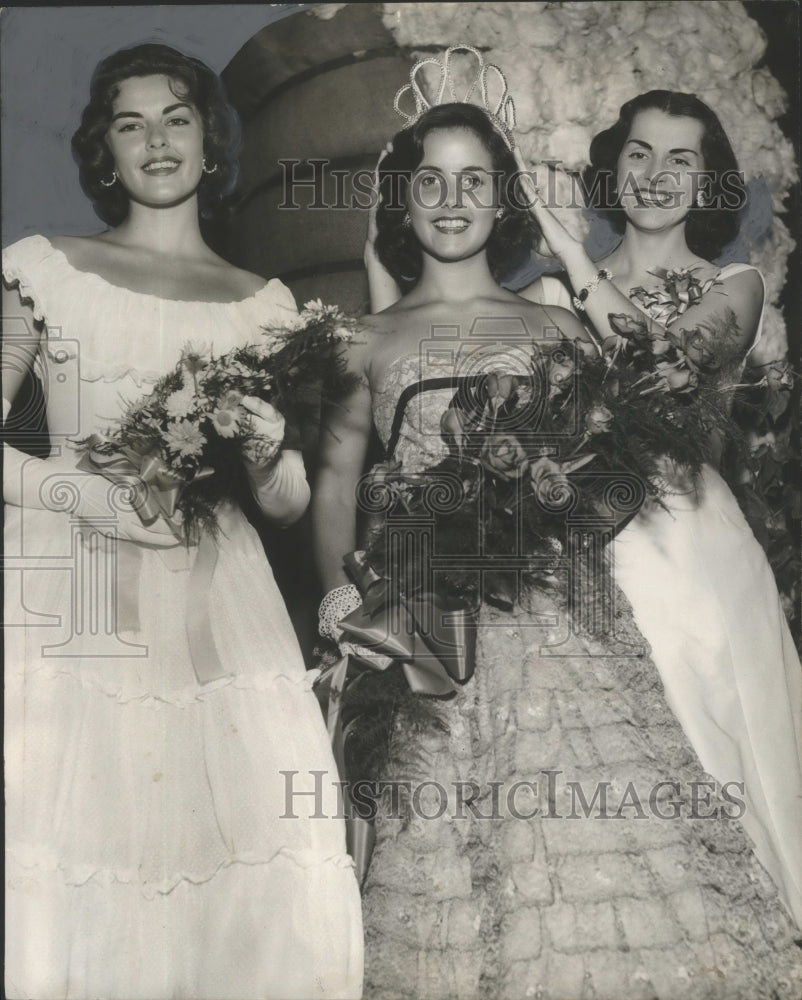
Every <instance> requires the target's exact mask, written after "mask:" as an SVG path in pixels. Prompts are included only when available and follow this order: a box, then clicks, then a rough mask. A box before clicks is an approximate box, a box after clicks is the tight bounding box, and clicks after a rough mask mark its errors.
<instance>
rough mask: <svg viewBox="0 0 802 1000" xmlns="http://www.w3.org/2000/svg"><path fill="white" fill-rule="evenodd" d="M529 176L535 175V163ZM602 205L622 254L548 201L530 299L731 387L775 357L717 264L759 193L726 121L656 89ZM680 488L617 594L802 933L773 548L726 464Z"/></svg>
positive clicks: (590, 175) (616, 151) (636, 543)
mask: <svg viewBox="0 0 802 1000" xmlns="http://www.w3.org/2000/svg"><path fill="white" fill-rule="evenodd" d="M520 165H521V166H522V167H523V164H520ZM583 176H584V182H585V187H586V190H587V191H588V194H589V200H590V203H591V204H592V205H593V206H594V207H596V208H597V209H599V210H601V211H602V212H603V213H604V214H605V215H607V216H608V217H609V218H610V219H611V221H612V222H613V224H614V227H615V228H616V229H617V231H618V232H619V233H621V241H620V242H619V244H618V245H617V246H616V247H615V249H614V250H613V251H612V252H611V253H610V254H609V255H608V256H607V257H605V258H604V259H603V260H597V261H593V260H591V258H590V257H589V256H588V254H587V252H586V250H585V248H584V247H583V245H582V243H581V242H579V241H578V240H576V239H575V238H574V237H573V236H571V235H570V234H569V233H568V232H567V231H566V230H565V228H564V227H563V226H562V225H561V224H560V222H559V221H558V220H557V219H556V217H555V216H554V215H553V214H552V213H551V211H550V210H549V208H548V206H546V205H545V204H544V203H543V202H542V200H541V199H540V198H538V197H535V204H534V207H533V210H532V211H533V216H534V218H535V219H536V220H537V222H538V224H539V225H540V226H541V228H542V230H543V234H544V237H545V239H546V241H547V243H548V248H549V249H550V251H551V253H552V254H553V255H554V256H555V257H557V258H558V259H559V261H560V262H561V264H562V265H563V267H564V269H565V273H564V275H563V276H562V279H561V278H560V277H555V276H546V277H543V278H540V279H539V280H538V281H536V282H535V283H534V284H533V285H531V286H530V287H529V288H527V289H524V290H523V291H522V292H521V294H522V295H523V296H525V297H526V298H529V299H531V300H532V301H535V302H541V303H551V304H559V305H563V306H565V307H566V308H569V309H571V308H576V309H577V312H578V313H581V315H582V316H583V317H584V319H585V320H586V321H587V322H588V325H589V327H590V328H591V329H592V330H593V331H595V335H596V337H597V338H599V339H600V340H604V339H606V338H609V337H613V336H614V333H615V331H614V329H613V327H612V326H611V316H618V317H619V319H618V320H617V322H618V323H619V325H620V324H621V322H622V321H623V322H624V323H625V324H626V322H627V318H629V320H631V321H634V322H637V321H639V320H642V319H644V318H648V320H649V323H650V324H651V327H652V331H653V335H654V336H658V337H660V336H662V335H663V334H664V333H665V332H670V333H671V334H674V335H677V336H679V337H681V338H683V343H689V344H692V343H693V338H696V339H697V340H698V342H699V343H702V344H705V345H706V346H705V350H708V351H711V352H712V353H713V354H715V353H716V352H718V354H719V357H720V360H725V359H726V360H725V363H724V364H723V365H722V368H721V381H722V384H723V385H726V384H727V383H729V384H735V383H737V382H738V381H739V377H740V373H741V371H742V369H743V366H744V364H745V361H746V358H747V356H748V355H749V354H750V352H753V351H754V352H755V353H757V352H759V341H760V335H761V329H762V325H763V311H764V305H765V293H764V283H763V277H762V275H761V274H760V272H759V271H758V270H757V269H756V268H754V267H751V266H750V265H749V264H745V263H730V264H726V265H724V266H722V267H719V266H717V265H716V264H714V263H712V261H713V260H714V259H715V258H717V257H719V255H720V254H721V253H722V251H723V250H724V248H725V246H726V245H727V244H728V243H730V242H731V241H732V240H733V239H734V238H735V236H736V235H737V233H738V225H739V222H738V210H739V209H740V208H741V207H742V206H743V204H744V199H745V191H744V187H743V180H742V178H741V175H740V174H739V172H738V169H737V162H736V159H735V155H734V153H733V151H732V147H731V145H730V142H729V140H728V138H727V136H726V133H725V132H724V129H723V128H722V126H721V123H720V121H719V119H718V117H717V116H716V114H715V113H714V112H713V111H712V109H710V108H709V107H708V106H707V105H706V104H704V103H703V102H702V101H700V100H699V99H698V98H697V97H695V96H694V95H692V94H683V93H677V92H673V91H665V90H653V91H649V92H648V93H645V94H640V95H638V96H637V97H635V98H633V99H632V100H630V101H628V102H627V103H626V104H624V105H623V107H622V108H621V111H620V114H619V118H618V120H617V121H616V123H615V124H614V125H612V126H611V127H610V128H607V129H605V130H604V131H602V132H600V133H599V134H598V135H597V136H596V137H595V138H594V140H593V142H592V143H591V147H590V164H589V166H588V167H587V168H586V170H585V172H584V175H583ZM722 444H723V442H720V441H711V442H710V456H711V458H710V462H709V464H707V465H705V466H704V468H703V473H702V475H701V477H700V478H699V481H698V483H697V484H696V485H695V486H694V487H692V486H690V485H689V484H687V483H686V482H684V477H683V473H682V470H681V469H670V468H667V469H666V477H667V479H668V480H669V486H671V487H672V492H671V493H670V494H669V496H668V497H667V498H666V500H665V505H664V506H659V505H657V504H654V503H647V504H646V505H645V506H644V508H643V509H642V510H641V511H640V513H639V514H638V516H637V517H636V518H634V520H633V521H632V522H631V523H630V524H629V525H628V526H627V527H626V528H625V529H624V530H623V531H622V532H621V534H620V535H619V536H618V537H617V538H616V540H615V543H614V566H615V575H616V582H617V583H618V585H619V586H620V587H621V589H622V590H623V591H624V593H625V594H626V595H627V597H628V598H629V600H630V602H631V604H632V608H633V611H634V614H635V620H636V621H637V623H638V626H639V628H640V629H641V631H642V632H643V634H644V636H645V637H646V638H647V639H648V640H649V643H650V644H651V647H652V654H653V656H654V660H655V663H656V665H657V667H658V669H659V671H660V676H661V678H662V681H663V684H664V686H665V690H666V697H667V700H668V703H669V705H670V706H671V708H672V710H673V711H674V713H675V714H676V716H677V718H678V719H679V721H680V722H681V724H682V727H683V729H684V730H685V733H686V735H687V736H688V738H689V739H690V741H691V743H692V744H693V747H694V749H695V751H696V753H697V754H698V756H699V759H700V761H701V763H702V765H703V766H704V768H705V769H706V770H707V771H708V772H709V773H710V774H712V775H713V776H714V777H715V778H716V779H717V780H718V781H720V782H726V781H738V782H742V783H743V785H744V788H745V798H746V811H745V813H744V816H743V817H742V820H741V822H742V824H743V826H744V829H745V830H746V832H747V833H748V834H749V836H750V837H751V838H752V841H753V843H754V846H755V852H756V854H757V857H758V858H759V859H760V861H761V862H762V863H763V865H764V866H765V867H766V869H767V870H768V871H769V873H770V874H771V876H772V877H773V879H774V881H775V882H776V884H777V886H778V889H779V892H780V896H781V898H782V899H783V901H784V903H785V904H786V906H787V907H788V908H789V910H790V911H791V913H792V914H793V916H794V919H795V920H796V922H797V924H798V925H799V926H802V838H800V836H799V832H800V830H802V669H800V663H799V658H798V656H797V653H796V650H795V648H794V643H793V641H792V639H791V634H790V631H789V629H788V625H787V623H786V620H785V615H784V613H783V609H782V605H781V603H780V599H779V595H778V592H777V586H776V584H775V581H774V577H773V575H772V572H771V568H770V566H769V563H768V561H767V559H766V556H765V554H764V552H763V549H762V547H761V546H760V544H759V543H758V541H757V540H756V538H755V536H754V535H753V533H752V531H751V529H750V527H749V525H748V524H747V522H746V520H745V518H744V516H743V514H742V513H741V510H740V508H739V506H738V503H737V501H736V499H735V497H734V496H733V494H732V492H731V491H730V489H729V487H728V486H727V485H726V483H725V482H724V480H723V479H722V478H721V476H720V475H719V473H718V471H717V469H716V465H717V464H718V458H719V455H720V451H721V446H722Z"/></svg>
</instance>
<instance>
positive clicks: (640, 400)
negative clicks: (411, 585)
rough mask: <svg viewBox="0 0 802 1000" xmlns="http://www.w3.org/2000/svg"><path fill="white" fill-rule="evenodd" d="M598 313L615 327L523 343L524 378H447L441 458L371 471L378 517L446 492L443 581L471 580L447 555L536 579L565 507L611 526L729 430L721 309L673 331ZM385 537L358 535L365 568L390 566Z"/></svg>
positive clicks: (556, 545)
mask: <svg viewBox="0 0 802 1000" xmlns="http://www.w3.org/2000/svg"><path fill="white" fill-rule="evenodd" d="M610 320H611V325H612V327H613V330H614V331H615V332H614V334H613V335H612V336H610V337H608V338H607V339H605V340H604V341H600V340H598V338H597V339H596V340H595V341H594V342H593V343H592V344H588V343H585V342H580V341H577V342H575V343H571V342H568V341H565V340H563V341H555V342H549V343H544V342H533V343H532V345H531V349H530V352H529V353H530V357H531V369H530V371H529V373H528V374H527V375H513V374H501V373H489V374H486V375H483V376H481V377H479V378H476V379H474V380H472V381H471V382H470V384H465V385H461V386H460V388H459V390H458V391H457V392H456V394H455V396H454V398H453V399H452V401H451V404H450V406H449V407H448V409H447V410H446V412H445V413H444V414H443V416H442V419H441V433H442V436H443V437H444V439H445V440H446V441H447V442H448V445H449V451H450V454H449V455H448V457H447V458H445V459H443V460H442V461H441V462H439V463H438V464H437V465H435V466H433V467H432V468H430V469H427V470H425V471H424V472H423V473H421V474H418V475H415V476H408V475H404V474H403V472H402V471H401V470H399V469H398V468H397V467H394V466H393V465H392V464H390V465H384V466H380V467H378V469H377V471H376V473H375V476H374V478H378V479H379V480H380V481H381V486H382V488H383V489H384V490H386V491H389V492H390V494H391V496H392V500H391V503H390V505H389V506H390V516H391V517H395V516H398V514H399V512H400V514H401V516H409V517H410V518H412V519H413V520H414V519H416V518H417V519H418V520H419V521H420V520H421V518H422V517H423V520H425V519H426V515H427V514H428V515H431V513H432V496H433V490H432V487H433V486H434V485H435V484H437V483H439V484H440V486H441V492H442V494H443V495H444V496H446V495H447V499H446V501H445V502H444V503H443V504H442V505H441V507H440V508H439V509H438V510H436V511H435V539H434V546H435V549H434V551H435V553H436V554H437V555H441V556H450V557H455V558H453V560H452V562H451V563H450V564H449V568H447V569H444V570H442V576H441V580H442V581H443V583H445V584H446V586H447V587H448V588H449V589H451V590H456V591H458V592H465V591H466V590H470V589H471V587H475V583H476V573H475V567H474V568H473V571H467V570H461V569H460V562H461V561H462V560H461V558H460V557H463V556H465V557H467V556H471V555H473V556H475V555H477V554H478V553H484V554H485V555H486V556H497V557H499V564H500V565H503V563H504V559H505V557H506V556H516V555H517V556H522V557H527V556H528V557H531V565H532V567H533V568H534V571H535V573H536V575H541V576H546V577H548V578H550V579H551V578H553V572H554V569H556V568H557V566H558V565H559V564H560V562H561V558H562V552H563V551H564V548H565V544H564V543H565V539H566V518H567V517H568V515H573V516H574V517H576V516H582V517H584V518H585V520H586V521H587V519H588V518H594V517H595V519H596V521H597V523H599V524H605V525H610V524H611V523H612V524H613V526H614V530H615V529H616V528H618V529H620V527H621V526H622V525H623V524H625V523H626V522H627V521H628V520H629V519H630V518H631V517H632V516H634V515H635V514H636V513H637V511H638V509H639V508H640V506H641V505H642V503H643V502H644V501H645V500H646V499H647V498H650V499H651V500H652V501H654V502H656V503H663V502H664V498H665V496H666V495H667V494H670V493H671V492H673V491H674V490H675V489H677V488H679V489H682V490H687V489H691V488H693V484H694V479H695V477H696V476H697V474H698V473H699V471H700V469H701V466H702V464H703V463H704V462H705V461H708V460H710V459H711V458H712V457H713V455H714V454H715V447H716V443H717V441H718V440H720V439H723V438H730V437H732V436H734V435H735V434H736V431H735V429H734V425H733V424H732V421H731V419H730V416H729V411H730V393H731V390H732V389H733V388H735V386H733V385H729V384H727V381H728V375H729V371H730V367H731V363H732V370H733V371H734V370H736V368H737V364H735V362H736V360H737V357H738V349H737V334H738V329H737V323H736V317H735V315H734V313H733V312H732V311H731V310H725V311H724V312H723V314H722V315H721V316H720V317H717V318H715V319H714V320H713V321H711V322H709V323H708V324H707V325H705V326H697V327H695V328H693V329H687V330H686V329H676V328H675V329H674V330H672V331H666V330H665V328H663V327H660V326H658V325H657V324H655V323H654V322H652V321H651V320H650V319H649V318H648V317H647V316H643V317H638V318H635V317H631V316H629V315H624V314H622V315H613V316H611V317H610ZM435 493H436V491H435ZM430 520H431V517H430ZM383 523H386V522H383ZM388 537H389V536H388V533H387V531H385V530H379V526H376V528H375V529H374V531H373V532H372V542H371V545H370V557H371V559H372V560H373V562H374V563H375V565H377V566H378V567H385V566H387V565H388V563H390V564H396V562H397V561H396V560H394V558H388V556H389V554H388V552H387V545H388ZM474 561H475V560H474ZM491 561H492V560H491ZM443 562H444V563H445V564H448V559H446V560H444V561H443ZM487 565H490V561H488V562H487ZM487 577H488V574H487V573H485V579H486V581H487ZM486 596H487V595H486ZM503 603H508V601H506V600H505V601H504V602H503Z"/></svg>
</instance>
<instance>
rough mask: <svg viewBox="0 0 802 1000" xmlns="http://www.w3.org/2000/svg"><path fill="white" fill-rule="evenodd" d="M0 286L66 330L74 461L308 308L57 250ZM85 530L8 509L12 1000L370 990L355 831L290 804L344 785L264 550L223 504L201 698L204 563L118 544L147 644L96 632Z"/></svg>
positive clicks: (59, 349) (60, 398) (30, 242)
mask: <svg viewBox="0 0 802 1000" xmlns="http://www.w3.org/2000/svg"><path fill="white" fill-rule="evenodd" d="M3 271H4V277H5V279H6V281H7V283H9V284H11V285H16V286H18V287H19V288H20V290H21V292H22V294H23V296H24V297H25V298H27V299H29V300H30V301H31V302H32V303H33V307H34V310H35V312H36V315H37V316H38V317H40V318H43V319H44V321H45V322H46V324H47V327H48V337H47V339H46V341H45V342H44V344H43V350H42V358H41V362H42V364H41V375H42V377H43V379H44V384H45V387H46V392H47V397H48V419H49V425H50V430H51V438H52V440H53V442H54V445H55V446H56V447H61V449H62V454H64V455H69V454H70V451H69V447H68V445H67V438H69V437H80V436H85V435H87V434H89V433H91V432H92V431H95V430H99V429H101V428H103V427H104V426H108V424H109V422H110V421H111V420H112V419H113V418H114V417H115V416H116V415H119V413H120V412H121V408H122V406H123V402H124V400H126V399H127V400H132V399H135V398H136V397H138V396H139V395H141V394H144V393H146V392H147V391H148V385H149V384H152V383H153V382H154V381H155V380H156V379H157V378H158V377H159V376H160V375H161V374H163V373H164V372H166V371H168V370H169V369H170V368H172V367H173V365H174V364H175V363H176V362H177V360H178V357H179V353H180V350H181V348H182V346H183V344H184V342H185V341H186V340H188V339H192V340H196V341H205V342H206V343H207V344H211V345H213V346H214V349H215V351H216V352H222V351H225V350H228V349H230V348H232V347H234V346H236V345H237V344H240V343H245V342H246V341H247V340H248V339H253V338H254V336H255V335H256V334H257V332H258V329H259V326H260V324H265V323H270V322H273V323H281V322H282V321H284V320H286V319H287V318H289V317H290V316H291V315H292V314H293V312H294V310H295V305H294V303H293V301H292V296H291V295H290V294H289V292H288V291H287V289H286V288H284V286H283V285H281V283H280V282H277V281H272V282H270V283H269V284H268V285H266V286H265V288H263V289H262V290H261V291H260V292H258V293H257V294H256V295H254V296H252V297H251V298H250V299H247V300H245V301H243V302H237V303H228V304H217V303H197V302H175V301H166V300H162V299H159V298H156V297H154V296H150V295H140V294H135V293H132V292H129V291H127V290H125V289H120V288H117V287H116V286H113V285H110V284H109V283H107V282H105V281H104V280H102V279H101V278H99V277H98V276H97V275H93V274H86V273H83V272H80V271H77V270H75V269H74V268H73V267H72V266H71V265H70V264H69V262H68V261H67V259H66V257H65V256H64V255H63V254H62V253H61V252H60V251H58V250H55V249H54V248H53V247H52V246H51V245H50V243H49V242H48V241H47V240H45V239H43V238H42V237H31V238H29V239H25V240H22V241H21V242H19V243H17V244H15V245H14V246H13V247H11V248H9V249H8V250H7V251H6V252H5V253H4V256H3ZM75 529H76V526H75V525H73V524H71V522H70V519H69V516H68V515H67V514H61V513H53V512H50V511H41V510H32V509H27V508H25V509H21V508H19V507H7V508H6V560H7V562H6V631H5V637H6V678H5V753H6V780H7V787H6V796H7V797H6V803H7V812H6V925H5V926H6V995H7V996H14V997H36V998H37V1000H46V998H55V997H58V998H65V997H67V998H75V1000H87V998H89V997H104V998H108V1000H134V998H140V1000H159V998H168V997H180V998H187V1000H188V998H202V1000H212V998H220V1000H232V998H237V1000H257V998H259V1000H263V998H266V997H273V998H281V1000H286V998H288V997H296V998H303V1000H306V998H309V997H330V998H340V997H358V996H360V995H361V979H362V925H361V908H360V898H359V890H358V886H357V882H356V878H355V875H354V871H353V866H352V862H351V859H350V858H349V857H348V855H347V854H346V848H345V836H344V825H343V822H342V820H340V819H336V818H333V817H334V816H335V815H336V812H335V810H334V808H332V807H333V805H334V803H333V802H332V801H331V800H329V799H328V797H327V801H326V803H325V804H324V811H325V812H326V814H327V815H328V816H329V817H331V818H314V819H313V818H312V812H313V809H314V806H315V798H314V796H312V797H307V798H303V797H300V796H298V795H294V794H290V795H288V791H289V792H299V791H304V790H307V791H308V790H312V789H313V788H314V780H315V779H314V776H312V775H311V774H310V772H312V771H318V772H319V773H320V774H321V776H322V777H323V779H324V781H325V782H330V781H333V780H336V778H337V775H336V770H335V766H334V761H333V758H332V754H331V750H330V747H329V743H328V739H327V735H326V730H325V726H324V724H323V719H322V716H321V712H320V708H319V706H318V703H317V700H316V698H315V696H314V694H313V693H312V691H311V680H310V676H309V675H308V674H307V672H306V670H305V668H304V664H303V661H302V658H301V654H300V650H299V648H298V643H297V640H296V638H295V634H294V632H293V629H292V625H291V623H290V619H289V616H288V614H287V611H286V608H285V606H284V603H283V600H282V598H281V594H280V593H279V590H278V587H277V585H276V583H275V581H274V579H273V574H272V572H271V569H270V566H269V564H268V562H267V560H266V558H265V555H264V551H263V549H262V546H261V544H260V541H259V538H258V535H257V533H256V532H255V531H254V529H253V528H252V527H251V526H250V524H249V523H248V522H247V521H246V519H245V518H244V517H243V515H242V514H241V512H239V511H238V510H237V509H235V508H233V507H231V508H229V509H228V510H226V512H225V531H224V533H223V534H221V536H220V539H219V543H218V553H217V556H218V557H217V564H216V566H215V569H214V574H213V577H212V581H211V585H210V588H209V593H208V599H209V601H208V603H209V624H210V626H211V631H212V635H213V637H214V641H215V644H216V646H217V649H218V651H219V653H220V657H221V660H222V662H223V666H224V668H225V669H226V671H227V673H228V675H229V676H227V677H225V678H222V679H219V680H217V681H214V682H212V683H210V684H206V685H200V684H199V682H198V680H197V677H196V675H195V671H194V667H193V662H192V659H191V656H190V651H189V645H188V640H187V631H186V624H187V605H188V600H189V581H190V577H191V572H192V566H193V563H194V561H195V557H196V553H197V548H190V549H186V548H184V547H182V546H178V547H176V548H174V549H167V550H157V549H150V548H146V547H144V546H137V545H134V543H131V542H119V543H118V556H119V560H120V572H121V573H122V572H123V570H124V567H125V566H129V565H134V566H136V565H137V562H136V560H133V559H132V557H134V556H136V558H137V559H138V570H137V572H138V578H139V579H138V584H137V583H136V582H135V581H136V577H134V578H133V579H134V582H131V578H129V579H128V581H127V582H126V580H125V579H124V578H122V579H121V580H120V582H121V586H123V587H128V588H129V591H133V593H135V594H136V595H138V611H139V623H140V627H139V629H137V630H135V631H134V630H131V631H124V630H120V631H119V632H118V633H117V634H116V635H115V634H113V632H112V633H111V634H109V633H108V632H107V630H106V624H107V623H106V621H105V618H104V607H103V602H102V601H99V602H98V601H96V600H95V601H93V602H91V607H92V608H93V609H95V608H96V609H97V614H98V620H95V621H93V620H91V615H90V617H89V618H88V619H83V620H82V618H81V607H80V605H79V604H78V603H77V599H78V598H79V597H80V596H83V597H84V598H85V599H87V598H88V597H91V595H89V593H88V590H87V586H88V582H89V581H90V580H91V578H92V576H93V574H94V575H95V579H97V578H98V575H99V574H102V572H103V568H102V565H100V564H92V563H91V558H92V557H91V555H90V553H89V551H88V550H87V549H86V548H85V547H84V546H83V544H82V542H81V540H80V538H78V535H77V533H76V530H75ZM134 549H135V550H137V551H136V552H135V553H134V552H133V551H132V550H134ZM79 557H81V558H79ZM78 567H80V569H79V568H78ZM81 573H83V582H81V576H80V574H81ZM104 586H105V584H104V583H101V593H103V587H104ZM87 609H88V605H85V606H84V610H87ZM282 772H298V773H297V774H296V775H291V776H290V778H289V779H288V777H287V775H285V774H283V773H282ZM288 780H291V782H292V783H291V784H290V785H288ZM288 805H289V808H288Z"/></svg>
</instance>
